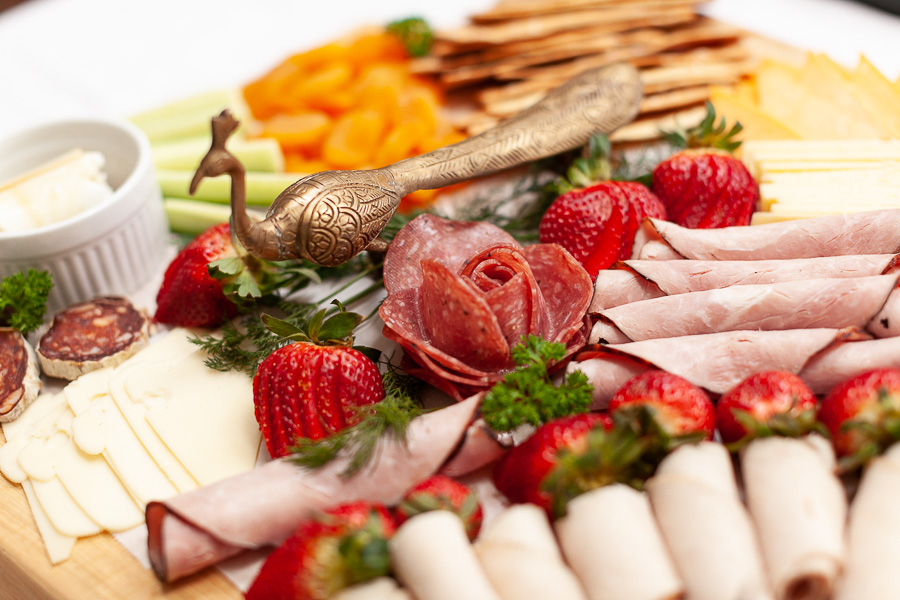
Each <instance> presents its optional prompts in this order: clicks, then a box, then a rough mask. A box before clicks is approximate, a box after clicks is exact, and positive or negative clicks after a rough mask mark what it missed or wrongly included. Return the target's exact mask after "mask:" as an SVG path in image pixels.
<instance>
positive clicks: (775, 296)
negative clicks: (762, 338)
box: [589, 273, 900, 344]
mask: <svg viewBox="0 0 900 600" xmlns="http://www.w3.org/2000/svg"><path fill="white" fill-rule="evenodd" d="M898 278H900V275H898V274H896V273H895V274H891V275H873V276H871V277H854V278H849V279H846V278H828V279H808V280H805V281H787V282H783V283H772V284H754V285H736V286H731V287H727V288H723V289H713V290H706V291H700V292H689V293H686V294H677V295H674V296H664V297H662V298H654V299H652V300H642V301H639V302H631V303H629V304H624V305H622V306H617V307H615V308H610V309H607V310H603V311H601V312H600V321H599V322H598V323H597V324H596V325H595V326H594V329H593V331H592V333H591V336H590V338H589V341H590V342H592V343H597V342H606V343H611V344H618V343H623V342H627V341H635V342H638V341H642V340H648V339H655V338H665V337H677V336H684V335H697V334H701V333H719V332H724V331H738V330H755V331H773V330H781V329H809V328H816V327H836V328H844V327H855V328H857V329H861V330H862V329H864V330H866V331H868V332H869V333H871V334H873V335H875V336H876V337H888V336H890V335H892V334H895V333H896V331H897V330H898V328H900V290H897V289H896V288H897V281H898Z"/></svg>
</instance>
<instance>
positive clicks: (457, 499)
mask: <svg viewBox="0 0 900 600" xmlns="http://www.w3.org/2000/svg"><path fill="white" fill-rule="evenodd" d="M430 510H449V511H451V512H453V513H456V514H457V515H458V516H459V518H460V519H462V522H463V524H464V525H465V526H466V534H467V535H468V536H469V539H470V540H474V539H475V538H476V537H477V536H478V532H479V531H480V530H481V522H482V519H483V517H484V515H483V512H482V510H481V503H480V502H478V496H477V495H475V492H473V491H472V490H471V489H469V487H468V486H466V485H465V484H463V483H461V482H459V481H456V480H455V479H451V478H450V477H447V476H446V475H440V474H438V475H432V476H431V477H429V478H428V479H426V480H424V481H422V482H421V483H419V484H417V485H416V486H414V487H413V488H412V489H411V490H409V491H408V492H407V493H406V495H405V496H404V497H403V500H401V501H400V504H399V505H398V506H397V508H396V509H395V510H394V515H395V516H396V518H397V525H398V526H399V525H402V524H403V522H404V521H406V520H407V519H409V518H410V517H412V516H415V515H417V514H419V513H423V512H428V511H430Z"/></svg>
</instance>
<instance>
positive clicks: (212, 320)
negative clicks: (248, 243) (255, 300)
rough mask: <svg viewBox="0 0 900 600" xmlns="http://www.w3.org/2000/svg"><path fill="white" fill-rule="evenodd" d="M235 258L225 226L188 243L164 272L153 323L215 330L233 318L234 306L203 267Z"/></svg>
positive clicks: (213, 228)
mask: <svg viewBox="0 0 900 600" xmlns="http://www.w3.org/2000/svg"><path fill="white" fill-rule="evenodd" d="M233 256H237V251H236V250H235V247H234V244H233V243H232V241H231V228H230V227H229V225H228V223H222V224H220V225H215V226H213V227H211V228H209V229H207V230H206V231H204V232H203V233H201V234H200V235H199V236H197V237H196V238H195V239H194V240H193V241H191V242H190V243H189V244H188V245H187V246H185V247H184V249H183V250H182V251H181V252H179V253H178V255H177V256H176V257H175V258H174V260H172V262H171V263H170V264H169V266H168V268H167V269H166V274H165V276H164V278H163V283H162V286H160V288H159V292H158V294H157V296H156V306H157V308H156V315H155V317H154V318H155V320H156V321H157V322H159V323H164V324H166V325H174V326H178V327H217V326H218V325H221V324H222V322H223V321H225V320H226V319H230V318H232V317H234V316H236V315H237V307H236V306H235V304H234V303H233V302H232V301H231V300H229V299H228V298H227V297H226V295H225V292H224V291H223V282H222V281H221V280H219V279H215V278H213V277H212V276H211V275H210V274H209V272H208V270H207V265H208V264H209V263H210V262H212V261H215V260H219V259H222V258H227V257H233Z"/></svg>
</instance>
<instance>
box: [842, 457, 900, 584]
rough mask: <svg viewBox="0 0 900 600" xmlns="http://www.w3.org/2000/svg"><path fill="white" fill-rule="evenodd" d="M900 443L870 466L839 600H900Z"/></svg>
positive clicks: (854, 511) (854, 512) (853, 509)
mask: <svg viewBox="0 0 900 600" xmlns="http://www.w3.org/2000/svg"><path fill="white" fill-rule="evenodd" d="M898 495H900V444H895V445H893V446H891V447H890V448H889V449H888V450H887V452H885V454H884V455H883V456H880V457H877V458H874V459H873V460H872V461H871V462H870V463H869V465H868V466H867V467H866V470H865V473H864V474H863V476H862V480H861V481H860V484H859V489H858V490H857V492H856V496H854V498H853V503H852V504H851V505H850V519H849V525H848V534H847V561H846V566H845V569H844V574H843V576H842V577H841V579H840V580H839V582H838V590H837V594H836V595H835V599H836V600H860V599H861V598H900V577H897V557H898V556H900V512H898V511H897V497H898Z"/></svg>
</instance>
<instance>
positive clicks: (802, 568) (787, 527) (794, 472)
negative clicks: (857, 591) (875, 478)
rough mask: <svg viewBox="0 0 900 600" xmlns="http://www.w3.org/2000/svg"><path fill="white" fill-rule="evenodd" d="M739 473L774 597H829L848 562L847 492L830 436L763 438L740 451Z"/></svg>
mask: <svg viewBox="0 0 900 600" xmlns="http://www.w3.org/2000/svg"><path fill="white" fill-rule="evenodd" d="M741 471H742V474H743V479H744V491H745V494H746V501H747V507H748V508H749V510H750V515H751V516H752V518H753V522H754V524H755V525H756V530H757V533H758V535H759V540H760V546H761V548H762V552H763V558H764V559H765V564H766V567H767V569H768V571H769V577H770V578H771V582H772V587H773V590H774V591H775V597H776V598H779V599H784V600H827V599H828V598H831V597H832V593H833V591H834V585H835V581H836V579H837V576H838V574H839V573H840V572H841V569H842V568H843V565H844V555H845V547H844V543H845V523H846V518H847V497H846V492H845V490H844V486H843V484H842V483H841V481H840V479H839V478H838V477H837V475H836V474H835V457H834V452H833V450H832V448H831V444H830V442H829V441H828V440H826V439H825V438H822V437H821V436H818V435H810V436H807V437H805V438H785V437H767V438H758V439H756V440H753V441H752V442H750V444H748V445H747V446H746V447H745V448H744V449H743V451H742V452H741ZM859 598H860V600H862V598H863V597H859Z"/></svg>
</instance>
